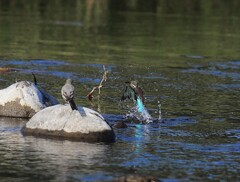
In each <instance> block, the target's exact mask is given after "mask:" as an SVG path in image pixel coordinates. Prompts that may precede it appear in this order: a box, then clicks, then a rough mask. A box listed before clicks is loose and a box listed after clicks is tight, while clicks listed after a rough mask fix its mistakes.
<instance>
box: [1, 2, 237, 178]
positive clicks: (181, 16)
mask: <svg viewBox="0 0 240 182" xmlns="http://www.w3.org/2000/svg"><path fill="white" fill-rule="evenodd" d="M239 5H240V3H239V1H237V0H236V1H234V0H233V1H229V2H226V1H184V2H182V3H180V2H179V3H177V1H169V0H161V1H160V0H159V1H157V0H151V1H149V2H148V3H146V2H145V1H142V0H139V1H137V0H131V1H130V0H129V1H117V0H101V1H98V0H79V1H77V0H76V1H75V0H73V1H57V0H52V1H41V0H33V1H26V0H20V1H3V0H0V27H1V28H0V67H8V68H12V69H14V70H15V71H14V72H9V73H1V78H0V81H1V82H0V86H1V88H5V87H7V86H9V85H10V84H12V83H14V82H15V81H21V80H30V81H33V78H32V75H31V73H32V72H34V73H35V75H36V77H37V80H38V83H39V85H40V86H41V88H43V89H44V90H46V91H47V92H48V93H50V94H52V95H54V96H55V97H57V98H58V99H59V100H60V102H63V100H62V99H61V95H60V89H61V87H62V85H63V84H64V82H65V79H66V78H69V77H70V78H72V79H73V81H74V84H75V87H76V90H77V92H76V102H77V105H82V106H86V107H89V108H92V109H94V110H97V111H98V112H100V113H101V114H103V116H104V117H105V118H106V120H107V121H108V122H109V123H110V124H111V125H114V124H116V123H117V122H119V121H124V120H125V115H126V113H127V111H126V109H123V107H124V105H126V104H128V105H131V104H132V103H131V102H127V103H124V104H123V103H120V102H119V101H120V98H121V94H122V93H123V91H124V88H125V81H129V80H137V81H138V82H139V85H140V86H141V87H142V89H143V90H144V93H145V95H144V96H145V100H146V101H145V106H146V108H147V109H148V111H149V113H150V114H151V115H152V116H153V117H154V118H158V117H159V115H158V102H160V103H161V113H162V115H161V117H162V119H161V120H160V121H159V122H154V123H151V124H148V125H140V124H134V123H127V125H128V128H125V129H118V128H114V131H115V133H116V142H115V143H114V144H111V145H106V144H101V143H98V144H88V143H81V142H71V141H56V140H50V139H49V140H48V139H39V138H34V137H23V136H22V135H21V132H20V130H21V127H22V126H23V125H24V124H25V122H27V120H25V119H13V118H0V181H8V182H9V181H24V182H25V181H111V180H113V179H115V178H119V177H121V176H126V175H130V174H136V175H146V176H154V177H156V178H158V179H159V180H163V181H239V180H240V176H239V172H240V159H239V156H240V124H239V120H240V114H239V113H240V101H239V98H240V92H239V91H240V56H239V55H240V48H239V45H240V34H239V30H240V13H239V10H238V8H237V7H239ZM103 66H105V68H106V69H107V70H109V72H110V73H109V78H108V80H107V82H106V83H105V85H104V87H103V88H102V90H101V95H100V97H98V96H97V93H95V94H94V96H95V97H94V98H93V101H92V102H89V101H88V100H87V99H86V95H87V94H88V92H90V91H91V89H92V88H93V87H94V86H96V85H97V84H98V83H99V82H100V81H101V77H102V74H103Z"/></svg>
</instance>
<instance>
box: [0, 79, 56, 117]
mask: <svg viewBox="0 0 240 182" xmlns="http://www.w3.org/2000/svg"><path fill="white" fill-rule="evenodd" d="M58 103H59V102H58V101H57V99H55V98H54V97H52V96H50V95H49V94H47V93H46V92H44V91H42V90H39V89H38V87H37V86H36V85H35V84H34V83H31V82H28V81H21V82H17V83H14V84H12V85H10V86H9V87H7V88H5V89H2V90H0V116H7V117H23V118H29V117H32V116H33V115H34V114H35V113H36V112H38V111H40V110H42V109H43V108H45V107H47V106H50V105H55V104H58Z"/></svg>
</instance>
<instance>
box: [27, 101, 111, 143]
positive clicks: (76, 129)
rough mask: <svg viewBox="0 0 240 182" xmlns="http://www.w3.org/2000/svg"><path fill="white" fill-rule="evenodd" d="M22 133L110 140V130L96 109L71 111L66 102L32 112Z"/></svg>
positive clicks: (64, 137) (73, 138)
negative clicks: (33, 113) (32, 114)
mask: <svg viewBox="0 0 240 182" xmlns="http://www.w3.org/2000/svg"><path fill="white" fill-rule="evenodd" d="M22 134H23V135H25V136H27V135H32V136H37V137H44V138H56V139H67V140H76V141H83V142H107V143H110V142H114V141H115V134H114V131H113V129H112V128H111V127H110V126H109V124H108V123H107V122H106V121H105V120H104V118H103V117H102V115H100V114H99V113H98V112H96V111H94V110H92V109H88V108H85V107H78V110H72V109H71V107H70V105H60V104H59V105H56V106H51V107H48V108H45V109H43V110H41V111H39V112H38V113H37V114H35V115H34V116H33V117H32V118H31V119H30V120H29V121H28V122H27V123H26V125H25V126H24V127H23V129H22Z"/></svg>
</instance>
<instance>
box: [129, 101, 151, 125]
mask: <svg viewBox="0 0 240 182" xmlns="http://www.w3.org/2000/svg"><path fill="white" fill-rule="evenodd" d="M127 118H135V119H137V120H138V122H140V123H142V124H144V123H151V122H153V118H152V116H151V115H150V114H149V113H148V111H147V109H146V108H145V106H144V105H143V103H142V100H141V99H140V98H139V97H138V98H137V102H136V106H135V107H133V108H131V109H130V111H129V114H127Z"/></svg>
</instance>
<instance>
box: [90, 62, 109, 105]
mask: <svg viewBox="0 0 240 182" xmlns="http://www.w3.org/2000/svg"><path fill="white" fill-rule="evenodd" d="M103 70H104V73H103V76H102V80H101V82H100V83H99V85H98V86H96V87H93V89H92V90H91V92H89V94H88V95H87V98H88V100H89V101H92V99H93V97H94V96H93V93H94V91H95V90H96V89H98V94H99V95H100V94H101V88H102V87H103V86H104V85H103V83H104V82H106V81H107V78H108V73H109V71H107V70H106V68H105V66H103Z"/></svg>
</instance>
